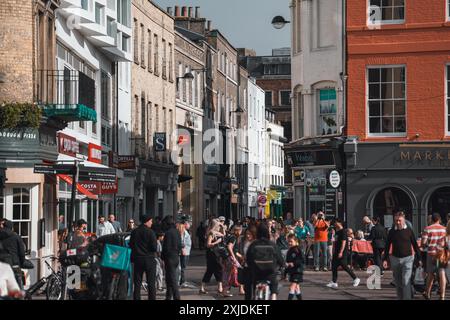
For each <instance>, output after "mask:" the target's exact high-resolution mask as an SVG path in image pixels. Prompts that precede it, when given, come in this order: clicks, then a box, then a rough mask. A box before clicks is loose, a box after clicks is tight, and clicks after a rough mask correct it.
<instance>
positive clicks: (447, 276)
mask: <svg viewBox="0 0 450 320" xmlns="http://www.w3.org/2000/svg"><path fill="white" fill-rule="evenodd" d="M437 250H438V252H437V254H436V258H437V265H438V270H439V271H438V275H439V287H440V289H441V291H440V300H445V289H446V288H447V281H448V280H450V267H449V265H448V259H449V255H450V221H449V222H448V223H447V229H446V235H445V237H444V238H442V239H441V241H440V242H439V243H438V245H437Z"/></svg>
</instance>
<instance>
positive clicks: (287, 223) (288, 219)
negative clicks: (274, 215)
mask: <svg viewBox="0 0 450 320" xmlns="http://www.w3.org/2000/svg"><path fill="white" fill-rule="evenodd" d="M294 224H295V221H294V219H293V218H292V212H288V213H286V219H285V220H284V225H285V226H292V225H294Z"/></svg>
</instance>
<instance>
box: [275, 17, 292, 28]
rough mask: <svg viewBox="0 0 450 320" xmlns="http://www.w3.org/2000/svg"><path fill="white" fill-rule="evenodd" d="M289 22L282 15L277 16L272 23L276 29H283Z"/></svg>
mask: <svg viewBox="0 0 450 320" xmlns="http://www.w3.org/2000/svg"><path fill="white" fill-rule="evenodd" d="M287 23H291V22H290V21H287V20H285V19H284V17H282V16H276V17H274V18H273V19H272V25H273V27H274V28H275V29H282V28H284V26H285V25H286V24H287Z"/></svg>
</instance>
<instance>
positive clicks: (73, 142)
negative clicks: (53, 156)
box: [58, 133, 80, 158]
mask: <svg viewBox="0 0 450 320" xmlns="http://www.w3.org/2000/svg"><path fill="white" fill-rule="evenodd" d="M58 144H59V148H58V151H59V153H61V154H65V155H68V156H71V157H74V158H75V157H76V156H77V153H80V143H79V142H78V141H77V139H75V138H74V137H71V136H68V135H65V134H63V133H58Z"/></svg>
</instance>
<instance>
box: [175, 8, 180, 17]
mask: <svg viewBox="0 0 450 320" xmlns="http://www.w3.org/2000/svg"><path fill="white" fill-rule="evenodd" d="M179 16H180V7H179V6H175V17H179Z"/></svg>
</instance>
